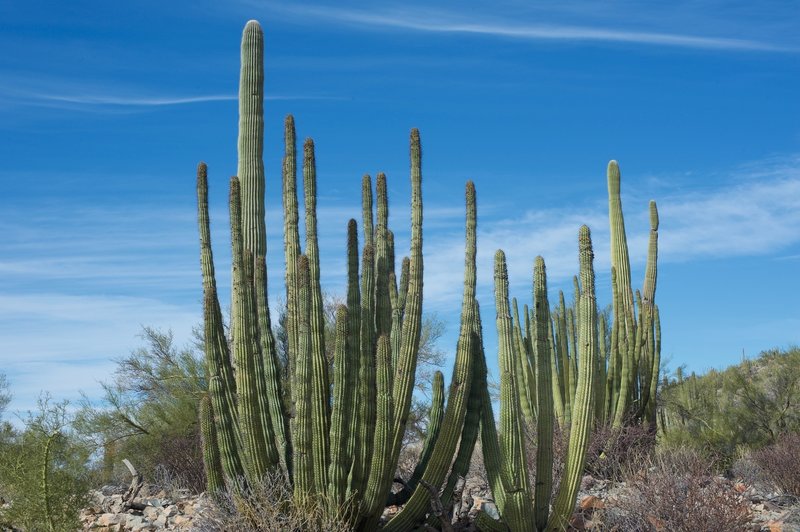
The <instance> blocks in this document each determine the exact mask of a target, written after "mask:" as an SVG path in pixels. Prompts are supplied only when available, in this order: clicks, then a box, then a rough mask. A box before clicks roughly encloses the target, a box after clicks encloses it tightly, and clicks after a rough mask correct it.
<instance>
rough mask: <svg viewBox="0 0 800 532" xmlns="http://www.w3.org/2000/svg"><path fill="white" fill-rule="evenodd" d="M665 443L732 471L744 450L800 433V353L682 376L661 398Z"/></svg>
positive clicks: (770, 354) (768, 353)
mask: <svg viewBox="0 0 800 532" xmlns="http://www.w3.org/2000/svg"><path fill="white" fill-rule="evenodd" d="M659 414H660V418H661V420H660V421H661V435H660V436H661V438H660V443H661V444H663V445H666V446H670V447H681V446H690V447H693V448H695V449H702V450H704V451H706V452H709V453H712V454H714V455H716V456H718V457H720V458H721V460H722V462H723V465H726V466H727V465H730V464H731V462H732V461H733V460H734V459H735V457H736V456H737V455H740V454H741V452H742V451H743V450H747V449H757V448H760V447H763V446H765V445H769V444H774V443H776V442H777V441H778V440H779V439H780V438H781V436H782V435H784V434H788V433H790V432H797V431H800V349H798V348H791V349H788V350H785V351H782V350H777V349H773V350H770V351H765V352H763V353H761V354H760V355H759V357H758V358H757V359H755V360H744V361H742V363H740V364H738V365H735V366H731V367H729V368H727V369H725V370H724V371H716V370H712V371H709V372H708V373H707V374H706V375H703V376H697V375H695V374H694V373H693V374H691V375H690V376H689V377H685V376H684V375H683V373H682V371H680V370H679V371H678V372H676V375H675V376H674V377H673V378H672V379H669V380H667V381H666V382H665V383H664V385H663V387H662V389H661V397H660V412H659Z"/></svg>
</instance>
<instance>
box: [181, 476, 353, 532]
mask: <svg viewBox="0 0 800 532" xmlns="http://www.w3.org/2000/svg"><path fill="white" fill-rule="evenodd" d="M330 502H331V501H329V500H328V499H327V498H326V497H324V496H315V497H313V498H312V497H309V498H308V499H307V500H305V501H302V502H300V503H298V502H297V501H295V500H294V497H293V494H292V488H291V486H290V484H289V482H288V481H287V480H286V479H285V477H284V476H283V475H282V474H280V473H274V474H271V475H269V476H268V477H267V478H265V479H264V480H263V481H261V482H260V483H258V484H256V485H251V486H249V487H248V488H246V489H240V490H229V491H227V492H226V493H223V494H221V495H218V496H217V498H216V505H215V509H214V510H213V511H212V512H209V513H207V514H205V515H203V516H202V518H201V519H199V520H198V523H197V525H196V527H195V530H198V531H202V532H212V531H214V532H216V531H228V530H236V531H240V532H323V531H324V532H339V531H346V530H350V529H351V527H350V525H349V524H348V519H347V518H348V516H349V512H348V506H347V505H345V506H344V507H342V508H336V507H335V506H334V505H333V504H331V503H330Z"/></svg>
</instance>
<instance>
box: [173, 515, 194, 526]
mask: <svg viewBox="0 0 800 532" xmlns="http://www.w3.org/2000/svg"><path fill="white" fill-rule="evenodd" d="M191 524H192V518H191V517H186V516H185V515H176V516H175V517H173V518H172V525H173V526H176V527H180V528H187V525H191Z"/></svg>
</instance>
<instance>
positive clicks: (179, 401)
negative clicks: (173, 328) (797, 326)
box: [78, 327, 207, 493]
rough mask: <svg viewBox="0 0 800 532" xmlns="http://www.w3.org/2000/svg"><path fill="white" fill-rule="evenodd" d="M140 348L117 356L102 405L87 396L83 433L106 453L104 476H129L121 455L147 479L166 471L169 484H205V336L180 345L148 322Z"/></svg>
mask: <svg viewBox="0 0 800 532" xmlns="http://www.w3.org/2000/svg"><path fill="white" fill-rule="evenodd" d="M142 337H143V339H144V341H145V346H143V347H141V348H139V349H136V350H135V351H133V352H132V353H131V354H129V355H128V356H126V357H122V358H120V359H117V361H116V362H117V368H116V371H115V372H114V377H113V380H112V381H111V382H106V383H103V388H104V391H105V393H104V397H103V400H102V401H101V403H100V404H99V406H98V405H97V404H96V403H94V402H91V401H89V400H88V399H87V400H85V401H84V404H83V408H82V409H81V411H80V413H79V415H78V426H79V428H80V430H81V432H82V434H83V435H84V436H85V437H86V438H87V439H91V440H92V441H93V442H94V445H95V446H96V448H97V449H98V451H99V450H102V451H103V456H104V459H106V460H105V462H106V463H105V464H104V470H105V472H106V478H105V479H104V481H105V482H116V483H120V482H126V481H127V472H126V470H125V469H124V467H123V466H122V462H121V461H122V459H123V458H128V459H130V460H131V461H132V462H133V464H134V465H135V466H136V468H137V469H138V470H139V471H140V472H141V473H142V474H143V475H144V477H145V479H147V481H148V482H155V481H156V480H158V479H157V478H156V476H157V475H160V477H161V479H163V477H164V476H165V475H166V476H168V477H169V478H170V479H171V482H172V483H173V487H178V486H177V484H178V483H182V485H181V486H179V487H180V488H186V489H189V490H191V491H192V492H195V493H199V492H201V491H203V490H205V472H204V471H203V466H202V452H201V449H200V443H199V442H200V429H199V423H198V403H199V398H200V397H201V396H202V394H204V393H205V391H206V387H207V384H206V379H205V368H204V364H203V356H202V338H201V337H200V336H199V335H198V336H197V338H196V341H195V342H194V344H192V345H189V346H186V347H184V348H178V347H176V346H175V345H174V341H173V336H172V333H170V332H163V331H159V330H156V329H152V328H149V327H145V328H144V329H143V331H142Z"/></svg>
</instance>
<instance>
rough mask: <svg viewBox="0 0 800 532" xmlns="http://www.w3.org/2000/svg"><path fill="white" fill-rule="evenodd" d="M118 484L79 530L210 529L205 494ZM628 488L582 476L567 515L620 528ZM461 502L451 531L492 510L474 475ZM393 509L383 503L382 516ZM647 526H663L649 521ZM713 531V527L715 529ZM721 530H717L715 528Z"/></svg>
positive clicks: (763, 527)
mask: <svg viewBox="0 0 800 532" xmlns="http://www.w3.org/2000/svg"><path fill="white" fill-rule="evenodd" d="M713 481H714V482H719V483H723V485H724V487H725V488H726V489H730V490H731V492H732V493H733V494H735V496H736V497H740V498H741V499H742V500H743V501H746V502H747V504H749V505H750V509H751V511H752V519H751V525H750V528H748V529H746V530H752V531H770V532H779V531H780V532H793V531H800V500H798V499H797V498H795V497H791V496H786V495H782V494H780V493H777V492H771V491H770V490H769V489H767V488H765V487H763V486H754V485H746V484H744V483H742V482H737V481H731V480H727V479H725V478H723V477H716V478H715V479H713ZM124 493H125V488H124V487H115V486H104V487H103V488H102V489H100V490H96V491H93V492H92V498H93V504H92V505H91V506H90V507H88V508H85V509H83V510H82V511H81V522H82V523H83V527H84V530H92V531H96V532H112V531H113V532H117V531H153V530H195V531H200V530H202V531H209V532H210V531H211V530H213V528H209V525H208V522H209V521H208V520H207V519H204V517H206V516H208V515H210V514H211V513H213V503H212V501H211V500H210V499H209V498H208V497H207V496H205V495H199V496H197V495H195V496H192V495H189V494H188V493H185V492H184V493H181V492H180V491H179V490H178V491H176V492H172V493H167V492H165V491H164V490H160V489H158V488H154V487H152V486H147V485H145V487H144V488H143V489H142V490H141V491H140V493H139V495H138V496H137V497H136V499H134V503H135V505H136V506H137V507H138V508H139V509H134V508H129V509H126V508H125V507H124V506H125V502H124V501H123V494H124ZM630 496H631V495H630V487H629V486H628V485H626V483H624V482H618V483H612V482H609V481H606V480H598V479H594V478H592V477H590V476H586V477H584V479H583V482H582V486H581V491H580V493H579V496H578V501H579V505H580V511H579V512H578V513H577V514H576V516H575V517H574V518H573V522H572V525H573V527H574V529H575V530H597V531H606V530H624V528H619V527H618V526H619V525H617V527H616V528H615V527H614V526H612V525H610V524H609V523H610V522H614V521H615V522H620V519H619V515H616V514H618V513H619V512H620V511H621V510H620V509H619V508H620V507H623V506H624V505H620V501H624V500H625V499H626V497H627V498H630ZM461 501H462V502H461V504H459V505H456V507H455V508H453V509H452V512H453V514H454V515H455V516H456V518H457V522H456V524H455V525H454V528H455V529H456V530H462V531H467V530H474V529H475V528H474V525H473V524H472V520H473V518H474V516H475V514H476V513H477V512H478V511H481V510H482V511H486V512H487V513H489V514H496V512H497V510H496V508H495V506H494V503H493V502H492V500H491V498H490V497H489V496H488V494H487V490H486V488H485V485H484V483H483V482H482V481H480V480H472V479H471V480H470V481H468V482H467V483H466V485H465V486H464V489H463V492H462V497H461ZM398 510H399V508H397V507H390V508H387V511H386V514H385V515H386V517H389V516H391V514H393V513H395V512H397V511H398ZM651 523H652V526H653V530H664V531H666V530H668V529H667V528H665V527H663V525H662V526H659V523H658V522H657V520H653V521H651ZM715 532H716V531H715ZM719 532H723V531H721V530H720V531H719Z"/></svg>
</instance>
